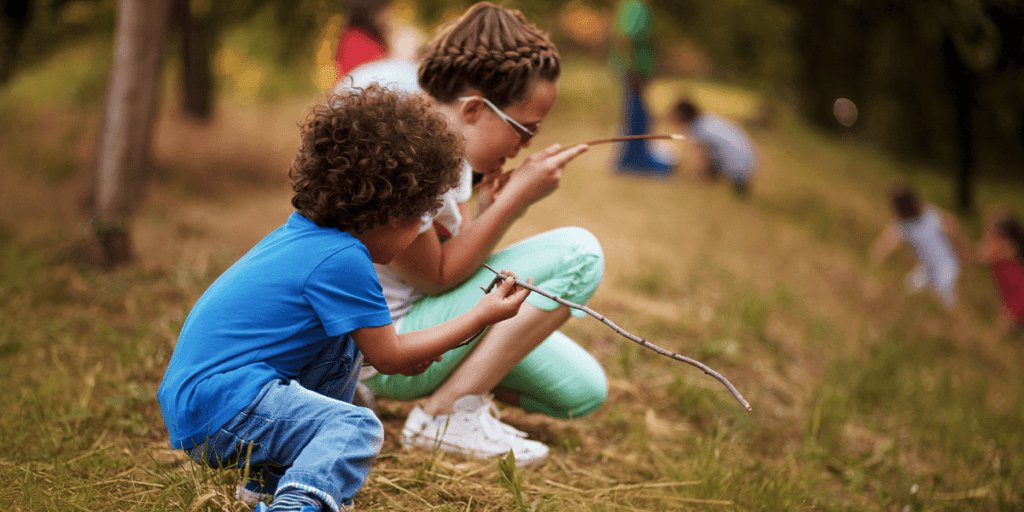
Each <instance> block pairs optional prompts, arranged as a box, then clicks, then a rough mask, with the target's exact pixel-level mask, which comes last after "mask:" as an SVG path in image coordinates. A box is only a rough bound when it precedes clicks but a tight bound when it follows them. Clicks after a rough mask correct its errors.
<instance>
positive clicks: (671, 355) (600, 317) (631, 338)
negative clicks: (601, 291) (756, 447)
mask: <svg viewBox="0 0 1024 512" xmlns="http://www.w3.org/2000/svg"><path fill="white" fill-rule="evenodd" d="M484 268H486V269H487V270H490V271H491V272H494V273H495V274H496V277H495V278H494V280H493V281H491V284H489V285H488V286H487V288H484V292H490V291H491V288H493V287H494V285H496V284H498V283H500V282H501V281H502V280H503V279H504V278H505V277H506V276H505V275H504V274H502V273H501V272H498V271H497V270H494V268H492V267H491V266H489V265H487V264H486V263H485V264H484ZM516 284H517V285H519V286H522V287H523V288H526V289H528V290H530V291H533V292H536V293H539V294H541V295H543V296H545V297H547V298H549V299H551V300H553V301H555V302H557V303H559V304H561V305H563V306H566V307H570V308H572V309H576V310H579V311H582V312H584V313H586V314H588V315H590V316H592V317H594V318H596V319H598V320H600V321H601V323H603V324H605V325H607V326H608V327H610V328H611V329H612V330H613V331H615V332H617V333H619V334H620V335H622V336H623V337H625V338H626V339H628V340H629V341H632V342H634V343H637V344H639V345H642V346H644V347H646V348H649V349H651V350H653V351H655V352H657V353H659V354H661V355H663V356H665V357H668V358H671V359H675V360H676V361H682V362H684V363H686V364H689V365H693V366H696V367H697V368H700V369H701V370H702V371H703V372H704V373H706V374H708V375H710V376H712V377H714V378H715V380H717V381H718V382H721V383H722V385H724V386H725V387H726V389H728V390H729V392H730V393H732V396H733V397H735V398H736V401H737V402H739V403H740V405H742V406H743V408H744V409H746V410H748V411H750V410H752V408H751V407H750V402H747V399H746V398H743V395H742V394H740V392H739V391H738V390H737V389H736V386H733V385H732V383H731V382H729V379H727V378H725V376H723V375H722V374H720V373H718V372H716V371H714V370H712V369H711V368H709V367H708V365H706V364H704V363H702V362H700V361H698V360H696V359H691V358H689V357H686V356H684V355H681V354H677V353H675V352H672V351H669V350H665V349H663V348H661V347H659V346H657V345H655V344H654V343H651V342H649V341H647V340H645V339H643V338H641V337H639V336H636V335H634V334H630V333H629V332H627V331H626V330H625V329H623V328H621V327H619V326H618V325H616V324H615V322H612V321H611V320H609V319H608V318H607V317H605V316H604V315H602V314H600V313H598V312H597V311H594V310H593V309H590V308H588V307H586V306H581V305H579V304H575V303H573V302H569V301H567V300H565V299H563V298H561V297H557V296H555V295H552V294H550V293H548V292H546V291H544V290H542V289H540V288H537V287H536V286H533V285H532V284H529V283H526V282H523V281H520V280H518V279H516Z"/></svg>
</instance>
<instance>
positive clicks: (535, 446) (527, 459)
mask: <svg viewBox="0 0 1024 512" xmlns="http://www.w3.org/2000/svg"><path fill="white" fill-rule="evenodd" d="M402 446H405V447H410V446H420V447H424V448H431V449H433V448H434V447H437V448H439V449H441V450H444V451H446V452H454V453H461V454H464V455H469V456H472V457H477V458H480V459H490V458H493V457H500V456H504V455H505V454H506V453H508V451H509V450H512V453H513V454H515V457H516V465H517V466H528V465H531V464H539V463H541V462H544V459H545V458H547V456H548V447H547V446H545V445H544V443H540V442H537V441H532V440H530V439H527V438H526V433H525V432H522V431H520V430H517V429H516V428H515V427H513V426H511V425H508V424H505V423H502V422H501V420H499V419H498V408H497V407H495V405H494V402H492V401H491V399H490V397H488V396H483V395H466V396H464V397H461V398H459V399H458V400H456V401H455V405H453V406H452V412H451V414H442V415H439V416H431V415H429V414H427V413H426V412H425V411H424V410H423V409H421V408H420V407H419V406H416V407H415V408H413V410H412V411H411V412H410V413H409V417H408V418H406V420H405V426H403V427H402Z"/></svg>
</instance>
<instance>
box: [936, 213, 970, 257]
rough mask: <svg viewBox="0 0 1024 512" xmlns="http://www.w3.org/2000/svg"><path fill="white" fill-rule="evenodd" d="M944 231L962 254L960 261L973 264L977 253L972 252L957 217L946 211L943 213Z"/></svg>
mask: <svg viewBox="0 0 1024 512" xmlns="http://www.w3.org/2000/svg"><path fill="white" fill-rule="evenodd" d="M942 229H943V231H945V232H946V236H948V237H949V239H950V240H951V241H952V242H953V246H954V248H955V249H956V251H957V253H959V254H960V259H961V260H963V261H964V262H967V263H969V262H972V261H973V260H974V256H975V253H974V251H972V250H971V246H970V245H969V244H968V243H967V239H966V238H964V235H963V232H962V231H961V230H960V223H958V222H957V220H956V218H955V217H953V216H952V215H951V214H949V213H948V212H945V211H944V212H942Z"/></svg>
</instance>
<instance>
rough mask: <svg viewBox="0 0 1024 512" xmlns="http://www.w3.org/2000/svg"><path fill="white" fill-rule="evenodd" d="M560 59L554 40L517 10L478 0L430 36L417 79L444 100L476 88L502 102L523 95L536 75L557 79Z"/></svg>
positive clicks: (509, 101)
mask: <svg viewBox="0 0 1024 512" xmlns="http://www.w3.org/2000/svg"><path fill="white" fill-rule="evenodd" d="M559 63H560V58H559V55H558V49H557V48H555V45H554V43H552V42H551V39H549V38H548V35H547V34H546V33H544V32H543V31H541V30H540V29H538V28H537V27H536V26H534V25H533V24H531V23H530V22H528V21H526V18H524V17H523V14H522V13H521V12H519V11H517V10H511V9H506V8H504V7H500V6H497V5H495V4H492V3H490V2H480V3H477V4H474V5H473V6H472V7H470V8H469V10H468V11H466V13H465V14H463V15H462V17H461V18H459V19H458V20H456V21H455V22H454V23H452V24H451V25H448V26H447V27H445V29H444V30H443V31H442V32H441V34H439V35H438V36H437V37H436V38H434V40H433V41H431V42H430V45H429V46H428V47H427V49H426V51H425V52H424V54H423V57H422V60H421V62H420V69H419V82H420V87H422V88H423V90H424V91H426V92H427V93H428V94H430V95H431V96H433V97H434V98H435V99H437V100H438V101H441V102H443V103H450V102H452V101H455V100H456V99H457V98H458V97H459V96H461V95H462V94H463V93H464V91H465V90H466V89H476V90H479V91H480V93H481V94H483V95H484V96H485V97H486V98H487V99H489V100H491V101H492V102H494V103H495V104H496V105H497V106H498V107H499V108H505V107H507V106H509V105H512V104H514V103H517V102H519V101H522V100H523V99H524V98H525V97H526V93H527V92H528V90H529V86H530V83H531V82H532V81H533V80H534V79H535V78H543V79H545V80H550V81H555V80H557V79H558V75H559V72H560V71H561V68H560V64H559Z"/></svg>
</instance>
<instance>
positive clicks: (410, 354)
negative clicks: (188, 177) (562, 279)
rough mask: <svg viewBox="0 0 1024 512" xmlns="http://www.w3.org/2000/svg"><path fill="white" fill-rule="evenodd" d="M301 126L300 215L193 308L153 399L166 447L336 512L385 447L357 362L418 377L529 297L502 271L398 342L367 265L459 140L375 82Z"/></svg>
mask: <svg viewBox="0 0 1024 512" xmlns="http://www.w3.org/2000/svg"><path fill="white" fill-rule="evenodd" d="M301 131H302V133H301V144H300V147H299V151H298V154H297V156H296V158H295V161H294V163H293V164H292V167H291V170H290V171H289V175H290V177H291V181H292V188H293V189H294V191H295V194H294V196H293V197H292V204H293V205H294V206H295V209H296V211H295V212H293V213H292V214H291V216H290V217H288V219H287V221H286V222H285V223H284V225H282V226H281V227H279V228H277V229H276V230H275V231H273V232H271V233H270V234H269V235H267V237H266V238H264V239H263V240H262V241H260V242H259V243H258V244H256V246H255V247H253V248H252V249H251V250H249V252H248V253H246V254H245V255H244V256H242V258H241V259H239V260H238V261H237V262H236V263H235V264H234V265H232V266H231V267H230V268H228V269H227V270H226V271H225V272H224V274H222V275H221V276H220V277H219V278H218V279H217V280H216V281H215V282H214V283H213V284H212V285H211V286H210V287H209V289H207V290H206V292H205V293H204V294H203V295H202V297H200V298H199V301H198V302H197V303H196V304H195V306H194V307H193V308H192V311H191V313H190V314H189V315H188V318H187V319H186V320H185V324H184V326H183V328H182V331H181V334H180V336H179V338H178V342H177V345H176V346H175V349H174V354H173V355H172V356H171V360H170V363H169V365H168V368H167V372H166V374H165V375H164V379H163V382H162V383H161V385H160V389H159V391H158V392H157V397H158V399H159V402H160V408H161V412H162V413H163V419H164V423H165V424H166V426H167V430H168V432H169V433H170V442H171V445H172V446H173V447H175V448H179V449H182V450H185V451H186V452H187V453H188V454H189V455H190V456H191V457H192V459H193V460H195V461H196V462H199V463H201V464H206V465H209V466H211V467H214V468H240V467H247V468H248V474H249V476H250V481H248V482H244V484H245V487H244V489H247V490H248V492H250V493H261V494H273V502H272V504H271V506H270V510H272V511H284V510H297V511H298V510H301V511H319V510H332V511H338V510H343V509H345V508H347V507H349V506H351V505H352V500H353V497H354V496H355V494H356V492H357V491H358V490H359V488H360V487H362V485H363V483H364V482H365V481H366V478H367V476H368V474H369V471H370V465H371V463H372V461H373V459H374V457H376V456H377V454H378V453H379V451H380V448H381V442H382V438H383V430H382V427H381V424H380V422H379V420H378V419H377V418H376V417H375V416H374V414H373V413H372V412H371V411H370V410H369V409H366V408H363V407H358V406H354V405H352V404H351V403H350V402H351V399H352V395H353V393H354V390H355V385H356V382H357V380H358V375H359V369H360V367H361V366H362V364H363V359H364V357H365V360H366V361H367V362H368V363H369V364H372V365H373V366H374V367H375V368H377V369H378V370H379V371H383V372H386V373H405V374H416V373H419V372H422V371H423V370H425V369H426V367H427V366H429V365H430V364H431V363H432V362H433V361H434V360H436V358H438V357H439V356H440V355H441V354H443V353H444V352H445V351H447V350H449V349H451V348H452V347H454V346H456V345H458V344H459V343H460V342H462V341H463V340H466V339H468V338H470V337H471V336H473V335H474V334H476V333H478V332H479V331H480V330H481V329H483V328H484V327H485V326H487V325H490V324H493V323H495V322H499V321H501V320H504V319H506V318H509V317H512V316H514V315H515V314H516V313H517V311H518V310H519V306H520V305H521V304H522V302H523V300H524V299H525V298H526V295H527V294H528V293H529V292H528V291H527V290H525V289H523V288H521V287H516V286H515V283H514V279H512V278H511V277H509V278H506V279H505V281H504V282H503V283H502V284H501V285H500V286H499V287H497V289H496V291H494V292H491V293H490V294H487V295H484V296H483V298H482V299H481V300H480V302H479V303H477V304H476V306H475V307H473V308H472V309H470V310H469V311H468V312H467V313H465V314H464V315H462V316H459V317H456V318H454V319H452V320H450V321H448V322H445V323H443V324H440V325H437V326H435V327H432V328H430V329H426V330H422V331H414V332H409V333H406V334H403V335H401V336H399V335H397V334H396V333H395V329H394V327H393V326H392V323H391V316H390V314H389V313H388V307H387V304H386V303H385V301H384V296H383V294H382V292H381V286H380V284H379V283H378V281H377V275H376V273H375V272H374V269H373V263H380V264H385V263H388V262H389V261H390V260H391V259H392V257H394V255H395V254H397V253H399V252H401V251H402V250H404V249H405V248H406V246H408V245H409V243H411V242H412V240H413V239H415V238H416V237H417V235H418V234H419V226H420V219H421V217H422V216H423V215H424V214H427V213H429V212H431V211H432V210H435V209H436V208H438V207H439V206H440V199H439V198H440V197H441V195H442V194H443V193H444V192H446V191H447V190H448V189H450V188H452V187H454V186H455V185H456V184H457V183H458V179H459V172H460V169H461V159H462V142H461V139H459V138H458V137H457V136H456V135H454V134H452V133H451V132H450V131H449V130H448V128H447V126H446V124H445V121H444V119H443V118H442V117H441V115H440V114H436V113H434V112H433V110H432V109H431V107H430V106H429V105H428V104H427V103H426V102H425V101H424V100H422V99H420V98H419V97H417V96H414V95H398V94H395V93H392V92H390V91H388V90H386V89H382V88H380V87H378V86H370V87H368V88H366V89H362V90H357V91H354V92H349V93H345V94H341V95H337V96H333V97H331V98H330V100H329V101H327V102H326V103H324V104H321V105H318V106H316V107H314V109H313V111H312V112H311V114H310V116H309V118H308V119H307V120H306V122H305V123H304V125H303V126H302V130H301ZM256 495H257V496H258V494H256ZM263 507H264V505H262V504H260V505H259V507H258V508H259V509H262V508H263Z"/></svg>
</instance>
